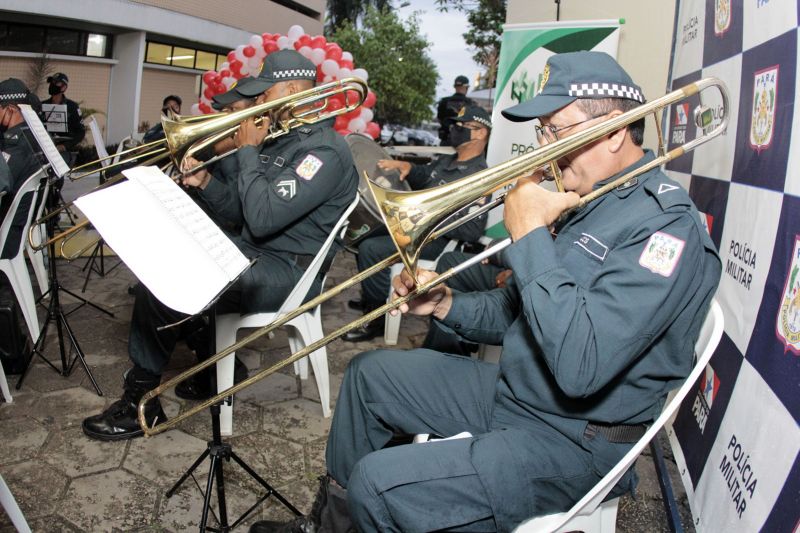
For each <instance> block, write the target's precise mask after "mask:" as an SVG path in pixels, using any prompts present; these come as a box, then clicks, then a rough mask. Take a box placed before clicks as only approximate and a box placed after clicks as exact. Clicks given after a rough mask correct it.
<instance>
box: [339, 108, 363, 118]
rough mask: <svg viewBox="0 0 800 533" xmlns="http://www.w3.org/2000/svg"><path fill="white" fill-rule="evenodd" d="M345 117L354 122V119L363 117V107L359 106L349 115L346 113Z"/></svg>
mask: <svg viewBox="0 0 800 533" xmlns="http://www.w3.org/2000/svg"><path fill="white" fill-rule="evenodd" d="M343 116H344V117H346V118H347V120H353V119H354V118H358V117H360V116H361V106H358V107H357V108H355V109H353V110H352V111H350V112H349V113H345V114H344V115H343Z"/></svg>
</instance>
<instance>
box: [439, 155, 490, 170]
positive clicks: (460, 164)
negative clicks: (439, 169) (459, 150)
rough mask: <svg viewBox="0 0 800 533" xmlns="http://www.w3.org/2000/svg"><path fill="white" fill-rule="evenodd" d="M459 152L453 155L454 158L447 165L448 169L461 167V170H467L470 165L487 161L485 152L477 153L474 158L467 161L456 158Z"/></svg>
mask: <svg viewBox="0 0 800 533" xmlns="http://www.w3.org/2000/svg"><path fill="white" fill-rule="evenodd" d="M457 157H458V154H455V155H453V160H452V161H450V163H448V165H447V169H448V170H453V169H459V170H466V169H468V168H470V167H474V166H477V165H480V164H481V162H482V161H485V160H484V158H483V154H480V155H476V156H475V157H473V158H472V159H467V160H466V161H458V160H457V159H456V158H457Z"/></svg>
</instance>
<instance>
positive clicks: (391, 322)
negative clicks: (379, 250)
mask: <svg viewBox="0 0 800 533" xmlns="http://www.w3.org/2000/svg"><path fill="white" fill-rule="evenodd" d="M457 247H458V241H457V240H452V239H451V240H449V241H448V242H447V244H446V245H445V247H444V250H442V253H440V254H439V257H442V256H443V255H444V254H446V253H447V252H452V251H454V250H455V249H456V248H457ZM439 257H437V258H436V259H420V260H419V261H418V262H417V266H418V267H419V268H422V269H425V270H436V263H438V262H439ZM404 267H405V265H403V263H402V262H400V263H395V264H393V265H392V266H391V267H390V268H389V279H390V280H391V279H394V277H395V276H399V275H400V273H401V272H402V271H403V268H404ZM391 299H392V288H391V285H390V286H389V296H388V297H387V301H391ZM402 319H403V314H402V313H397V314H396V315H392V314H391V313H386V319H385V321H384V327H383V342H384V343H386V344H387V345H389V346H394V345H396V344H397V337H398V335H399V334H400V321H401V320H402Z"/></svg>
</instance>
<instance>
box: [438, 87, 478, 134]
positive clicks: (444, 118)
mask: <svg viewBox="0 0 800 533" xmlns="http://www.w3.org/2000/svg"><path fill="white" fill-rule="evenodd" d="M453 89H454V90H455V92H454V93H453V94H451V95H450V96H445V97H444V98H442V99H441V100H439V104H438V105H437V106H436V118H437V119H438V120H439V140H440V141H441V144H442V146H450V145H451V143H450V126H452V125H453V119H455V118H456V117H457V116H458V114H459V113H460V112H461V110H462V109H464V108H465V107H468V106H474V105H476V104H475V102H474V101H473V100H472V98H470V97H468V96H467V91H468V90H469V79H468V78H467V77H466V76H456V80H455V82H453Z"/></svg>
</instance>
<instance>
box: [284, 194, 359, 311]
mask: <svg viewBox="0 0 800 533" xmlns="http://www.w3.org/2000/svg"><path fill="white" fill-rule="evenodd" d="M359 199H360V197H359V194H358V192H356V197H355V199H354V200H353V202H352V203H351V204H350V205H349V206H348V207H347V209H345V211H344V213H342V216H341V217H339V221H338V222H337V223H336V225H335V226H334V227H333V230H332V231H331V233H330V235H328V238H327V239H325V242H324V243H323V244H322V247H321V248H320V249H319V251H318V252H317V255H316V256H314V260H313V261H311V264H310V265H309V266H308V268H307V269H306V271H305V272H304V273H303V275H302V276H301V277H300V280H299V281H298V282H297V285H295V286H294V289H292V292H291V293H289V296H287V297H286V300H284V302H283V304H281V307H280V309H278V315H279V316H280V315H283V314H286V313H288V312H289V311H291V310H292V309H297V308H298V307H300V305H302V303H303V300H304V299H305V296H306V294H308V291H309V289H311V284H312V283H313V282H314V279H315V278H316V277H317V274H318V273H319V269H320V268H322V264H323V263H324V262H325V258H326V257H327V256H328V251H329V250H330V249H331V246H333V242H334V241H335V240H336V238H337V237H340V235H339V234H340V233H341V232H342V229H343V228H344V227H345V224H347V219H348V217H349V216H350V213H352V212H353V209H355V208H356V206H357V205H358V202H359Z"/></svg>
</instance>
